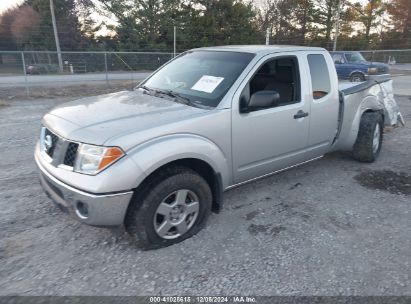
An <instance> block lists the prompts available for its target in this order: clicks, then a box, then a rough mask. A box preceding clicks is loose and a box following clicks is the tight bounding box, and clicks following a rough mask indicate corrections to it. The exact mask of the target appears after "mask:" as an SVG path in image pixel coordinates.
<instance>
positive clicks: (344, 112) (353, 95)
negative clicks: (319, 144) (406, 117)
mask: <svg viewBox="0 0 411 304" xmlns="http://www.w3.org/2000/svg"><path fill="white" fill-rule="evenodd" d="M392 83H393V80H392V79H391V78H390V77H387V76H375V77H373V78H372V79H369V80H367V81H364V82H358V83H351V82H345V81H344V82H340V83H339V90H340V93H341V94H340V96H341V100H340V117H339V128H338V131H337V134H338V136H337V140H336V143H335V145H334V149H333V150H347V151H351V149H352V146H353V144H354V142H355V139H356V138H357V134H358V128H359V122H360V118H361V115H362V113H364V112H365V111H367V109H370V110H373V111H376V110H377V111H378V110H380V111H382V112H383V113H384V123H385V125H386V126H397V125H398V124H399V123H401V124H404V121H403V118H402V116H401V113H400V110H399V108H398V105H397V103H396V102H395V99H394V94H393V88H392Z"/></svg>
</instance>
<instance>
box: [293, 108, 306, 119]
mask: <svg viewBox="0 0 411 304" xmlns="http://www.w3.org/2000/svg"><path fill="white" fill-rule="evenodd" d="M307 116H308V112H304V111H302V110H300V111H298V112H297V114H295V115H294V119H298V118H304V117H307Z"/></svg>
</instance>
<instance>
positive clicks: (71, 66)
mask: <svg viewBox="0 0 411 304" xmlns="http://www.w3.org/2000/svg"><path fill="white" fill-rule="evenodd" d="M361 53H362V54H363V55H364V57H365V58H366V59H367V60H369V61H379V62H385V63H389V64H391V67H392V69H394V70H395V69H398V70H401V69H402V68H404V69H405V70H408V71H411V49H407V50H375V51H361ZM61 56H62V61H63V67H62V69H61V68H60V66H59V64H58V56H57V52H48V51H47V52H38V51H25V52H20V51H13V52H8V51H0V95H2V96H3V97H4V96H5V95H10V94H14V93H13V92H10V88H18V89H19V90H20V92H21V91H22V89H23V90H24V92H25V94H26V95H27V96H31V95H33V94H34V93H33V92H35V91H36V90H37V91H38V90H39V88H47V87H48V88H51V89H55V91H56V90H57V88H60V90H62V88H70V87H74V86H79V85H81V86H83V89H84V86H100V87H102V86H105V87H107V88H109V87H111V88H112V90H115V89H117V87H116V86H118V89H123V88H124V89H131V88H132V87H134V86H135V85H136V84H137V83H138V82H140V81H141V80H143V79H145V78H146V77H147V76H148V75H150V73H151V72H152V71H154V70H155V69H157V68H158V67H160V66H161V65H163V64H164V63H166V62H167V61H169V60H170V59H172V58H173V57H174V54H173V53H172V52H62V53H61ZM66 90H68V89H66ZM2 91H3V92H2ZM2 93H3V94H2ZM96 93H99V92H96ZM0 97H1V96H0Z"/></svg>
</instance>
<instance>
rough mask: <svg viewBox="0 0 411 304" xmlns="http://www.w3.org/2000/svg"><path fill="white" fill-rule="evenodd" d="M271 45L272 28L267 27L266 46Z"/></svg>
mask: <svg viewBox="0 0 411 304" xmlns="http://www.w3.org/2000/svg"><path fill="white" fill-rule="evenodd" d="M269 44H270V28H269V27H267V30H266V31H265V45H269Z"/></svg>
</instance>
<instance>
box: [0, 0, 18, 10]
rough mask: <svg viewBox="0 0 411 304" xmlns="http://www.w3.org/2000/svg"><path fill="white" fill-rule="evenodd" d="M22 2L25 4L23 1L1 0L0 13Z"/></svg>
mask: <svg viewBox="0 0 411 304" xmlns="http://www.w3.org/2000/svg"><path fill="white" fill-rule="evenodd" d="M21 2H23V0H0V13H1V12H2V11H5V10H6V9H8V8H10V7H12V6H14V5H16V4H20V3H21Z"/></svg>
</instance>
